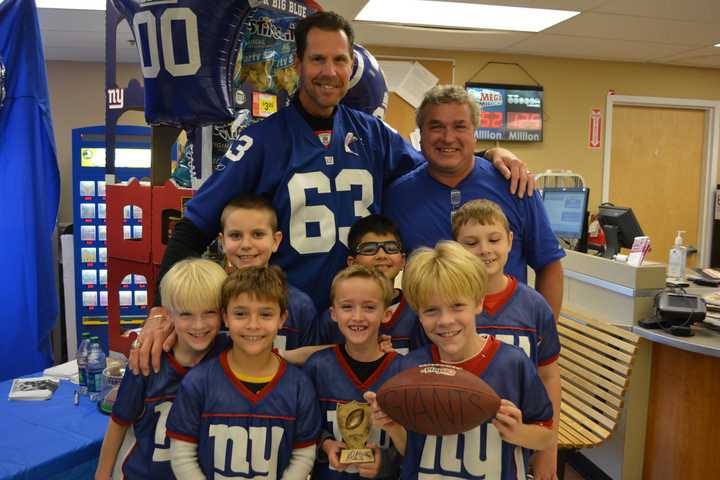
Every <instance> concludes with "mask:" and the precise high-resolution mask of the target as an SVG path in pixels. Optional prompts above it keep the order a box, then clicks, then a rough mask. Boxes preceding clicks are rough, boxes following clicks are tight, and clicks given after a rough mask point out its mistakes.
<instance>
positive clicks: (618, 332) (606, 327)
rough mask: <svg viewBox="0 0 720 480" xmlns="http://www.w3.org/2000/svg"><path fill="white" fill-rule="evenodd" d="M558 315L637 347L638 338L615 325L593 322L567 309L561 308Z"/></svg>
mask: <svg viewBox="0 0 720 480" xmlns="http://www.w3.org/2000/svg"><path fill="white" fill-rule="evenodd" d="M560 315H562V316H563V317H565V318H568V319H570V320H580V321H582V322H584V323H587V324H588V325H592V326H593V327H595V328H597V329H599V330H602V331H603V332H606V333H609V334H611V335H613V336H616V337H622V338H624V339H625V340H627V341H628V342H630V343H631V344H633V345H637V343H638V342H639V341H640V337H638V336H637V335H635V334H634V333H632V332H629V331H627V330H623V329H622V328H620V327H617V326H615V325H612V324H609V323H606V322H601V321H599V320H594V319H592V318H590V317H587V316H585V315H582V314H580V313H577V312H574V311H572V310H567V309H565V308H563V310H562V312H560ZM576 323H577V322H576Z"/></svg>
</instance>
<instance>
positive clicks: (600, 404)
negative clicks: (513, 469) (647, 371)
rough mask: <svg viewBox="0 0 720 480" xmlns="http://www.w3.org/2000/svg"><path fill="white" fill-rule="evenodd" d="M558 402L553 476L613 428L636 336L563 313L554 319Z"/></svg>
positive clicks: (559, 475)
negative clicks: (559, 389)
mask: <svg viewBox="0 0 720 480" xmlns="http://www.w3.org/2000/svg"><path fill="white" fill-rule="evenodd" d="M558 334H559V336H560V345H561V347H562V349H561V351H560V358H559V359H558V364H559V366H560V378H561V384H562V402H561V406H560V425H559V427H558V478H559V479H560V480H562V478H563V474H564V471H565V460H566V459H567V455H568V453H570V452H571V451H574V450H578V449H581V448H590V447H595V446H597V445H599V444H601V443H602V442H604V441H605V440H607V439H608V438H609V437H610V435H612V433H613V431H615V428H616V427H617V423H618V419H619V418H620V412H621V411H622V409H623V399H624V397H625V392H626V391H627V386H628V379H629V377H630V372H631V370H632V364H633V360H634V358H635V353H636V352H637V349H638V341H639V337H638V336H637V335H634V334H633V333H630V332H628V331H627V330H623V329H621V328H619V327H617V326H614V325H611V324H609V323H607V322H602V321H598V320H593V319H591V318H588V317H586V316H584V315H580V314H578V313H575V312H572V311H569V310H563V311H562V313H561V314H560V318H559V319H558Z"/></svg>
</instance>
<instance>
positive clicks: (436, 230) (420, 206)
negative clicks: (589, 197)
mask: <svg viewBox="0 0 720 480" xmlns="http://www.w3.org/2000/svg"><path fill="white" fill-rule="evenodd" d="M479 117H480V109H479V107H478V106H477V104H476V103H475V102H474V101H473V100H472V99H471V98H470V97H469V96H468V94H467V92H466V91H465V89H463V88H462V87H460V86H457V85H442V86H437V87H434V88H432V89H431V90H430V91H428V92H427V93H426V94H425V98H424V99H423V102H422V103H421V105H420V108H418V111H417V117H416V122H417V125H418V127H419V128H420V135H421V139H420V146H421V149H422V153H423V155H424V156H425V159H427V163H424V164H422V165H421V166H420V167H418V168H417V169H415V170H413V171H412V172H410V173H408V174H406V175H404V176H403V177H401V178H399V179H398V180H397V181H395V182H394V183H393V184H391V185H390V187H388V189H387V191H386V194H385V202H384V204H383V210H384V212H385V214H386V215H388V216H389V217H390V218H392V219H393V220H394V221H395V223H396V224H397V226H398V227H399V229H400V234H401V236H402V239H403V243H404V246H405V248H406V249H407V251H408V252H409V251H411V250H413V249H414V248H417V247H420V246H429V247H433V246H434V245H435V244H436V243H437V242H438V240H451V239H452V238H453V237H452V228H451V217H452V213H453V211H454V210H456V209H457V208H459V207H460V206H461V205H462V204H463V203H465V202H468V201H470V200H474V199H476V198H485V199H488V200H492V201H493V202H495V203H497V204H499V205H500V207H501V208H502V209H503V212H504V213H505V215H506V216H507V217H508V221H509V223H510V229H511V230H512V232H513V245H512V250H511V251H510V256H509V258H508V262H507V264H506V266H505V272H506V273H508V274H510V275H512V276H514V277H515V278H517V279H518V280H519V281H521V282H526V280H527V266H528V265H530V266H531V267H532V268H533V269H534V270H535V273H536V280H535V288H536V289H537V290H538V292H540V294H542V295H543V296H544V297H545V299H546V300H547V302H548V303H549V304H550V307H551V308H552V310H553V313H554V314H555V317H556V318H557V315H558V314H559V312H560V305H561V303H562V290H563V287H562V285H563V271H562V265H561V264H560V259H561V258H562V257H564V256H565V252H564V251H563V250H562V248H560V245H559V244H558V241H557V238H556V237H555V234H554V233H553V232H552V230H551V229H550V222H549V221H548V219H547V215H546V213H545V209H544V208H543V205H542V202H541V200H540V197H539V196H538V195H537V194H535V195H534V196H532V195H531V196H530V197H529V198H526V199H520V198H518V197H516V196H513V195H511V194H510V193H509V188H508V181H507V180H506V179H505V178H504V177H503V176H502V175H500V174H498V172H497V171H496V170H495V169H494V168H492V167H491V166H490V165H489V164H488V162H486V161H484V160H482V159H481V158H480V157H475V155H474V153H473V150H474V147H475V129H476V128H477V127H478V124H479ZM488 167H489V168H488ZM417 192H422V193H421V194H417ZM478 241H479V240H478ZM489 261H490V260H489Z"/></svg>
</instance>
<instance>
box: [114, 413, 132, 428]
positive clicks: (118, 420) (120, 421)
mask: <svg viewBox="0 0 720 480" xmlns="http://www.w3.org/2000/svg"><path fill="white" fill-rule="evenodd" d="M110 418H111V419H112V421H113V422H115V423H117V424H118V425H120V426H121V427H129V426H130V425H132V424H133V423H134V422H133V421H128V420H123V419H122V418H118V417H116V416H115V415H111V416H110Z"/></svg>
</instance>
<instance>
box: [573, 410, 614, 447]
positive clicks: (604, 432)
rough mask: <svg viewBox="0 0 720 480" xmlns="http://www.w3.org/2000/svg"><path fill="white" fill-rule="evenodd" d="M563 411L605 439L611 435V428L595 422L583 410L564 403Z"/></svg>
mask: <svg viewBox="0 0 720 480" xmlns="http://www.w3.org/2000/svg"><path fill="white" fill-rule="evenodd" d="M563 405H564V406H563V407H562V409H561V412H562V413H564V414H566V415H567V416H568V417H570V418H572V419H573V420H575V421H576V422H577V423H579V424H580V425H582V427H583V428H584V429H585V430H588V431H591V432H593V433H594V434H595V435H597V436H598V437H600V438H601V439H602V440H605V439H606V438H607V437H609V436H610V430H608V429H607V428H604V427H603V426H602V425H600V424H598V423H597V422H595V421H594V420H593V419H592V418H589V417H587V415H585V414H584V413H583V412H580V411H578V410H577V409H576V408H574V407H573V406H572V405H570V404H569V403H564V404H563Z"/></svg>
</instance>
